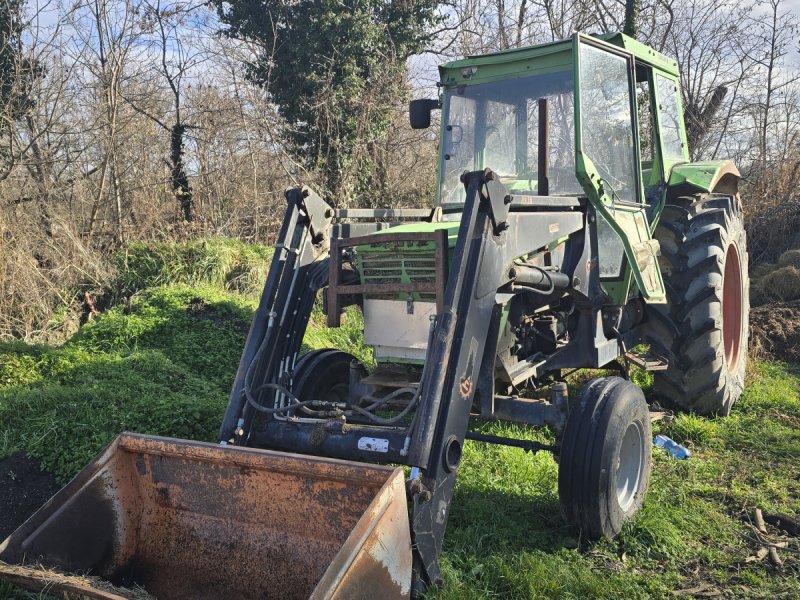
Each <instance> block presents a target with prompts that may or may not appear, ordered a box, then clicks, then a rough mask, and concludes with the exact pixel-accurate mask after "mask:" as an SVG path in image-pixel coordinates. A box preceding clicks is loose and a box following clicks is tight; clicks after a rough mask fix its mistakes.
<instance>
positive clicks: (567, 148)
mask: <svg viewBox="0 0 800 600" xmlns="http://www.w3.org/2000/svg"><path fill="white" fill-rule="evenodd" d="M540 99H547V102H548V113H549V118H548V122H549V129H550V131H549V141H550V161H549V167H550V179H549V190H548V193H549V195H578V194H582V193H583V190H582V188H581V186H580V184H579V183H578V181H577V179H576V178H575V131H574V110H573V78H572V71H571V70H570V71H559V72H556V73H547V74H542V75H534V76H530V77H522V78H518V79H508V80H504V81H497V82H492V83H482V84H477V85H467V86H457V87H453V88H450V89H448V90H447V92H446V93H445V98H444V108H445V114H444V119H445V123H444V134H443V144H444V148H443V152H442V164H441V174H442V176H441V190H440V192H441V195H440V198H441V203H442V204H460V203H463V202H464V199H465V191H464V186H463V184H462V183H461V181H460V177H461V174H462V173H463V172H464V171H477V170H480V169H484V168H487V167H488V168H490V169H492V170H493V171H494V172H495V173H497V174H498V175H500V179H501V181H502V182H503V184H504V185H505V186H506V187H507V188H508V189H509V190H513V191H514V193H515V194H530V195H536V194H538V181H537V180H538V173H537V165H538V149H539V127H538V122H539V114H538V111H539V100H540Z"/></svg>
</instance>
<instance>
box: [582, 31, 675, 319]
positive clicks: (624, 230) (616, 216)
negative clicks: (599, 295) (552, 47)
mask: <svg viewBox="0 0 800 600" xmlns="http://www.w3.org/2000/svg"><path fill="white" fill-rule="evenodd" d="M573 60H574V69H575V82H576V85H575V154H576V160H575V174H576V176H577V178H578V181H580V183H581V186H582V187H583V190H584V192H585V193H586V195H587V196H588V197H589V201H590V202H591V203H592V205H593V206H594V208H595V210H596V212H597V215H598V219H597V233H598V256H597V259H598V263H599V268H600V280H601V283H602V284H603V287H604V289H605V290H606V292H607V293H608V294H609V296H611V298H612V301H613V302H614V303H615V304H624V303H625V302H626V301H627V297H628V291H629V287H630V284H631V278H632V279H633V282H634V283H635V285H636V286H637V287H638V289H639V290H640V291H641V293H642V296H643V297H644V299H645V301H647V302H650V303H664V302H666V294H665V291H664V282H663V279H662V277H661V271H660V269H659V267H658V262H657V258H656V257H657V255H658V250H659V246H658V242H657V241H655V240H653V239H652V238H651V235H650V228H649V226H648V222H647V214H646V212H645V204H644V191H643V187H642V178H641V165H640V154H639V138H638V131H637V120H636V87H635V76H634V59H633V56H632V55H631V54H629V53H628V52H626V51H624V50H622V49H620V48H618V47H616V46H611V45H610V44H606V43H604V42H602V41H600V40H597V39H594V38H591V37H588V36H585V35H582V34H576V35H575V36H574V38H573ZM593 258H594V257H593Z"/></svg>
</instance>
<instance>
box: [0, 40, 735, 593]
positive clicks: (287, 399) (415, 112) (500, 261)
mask: <svg viewBox="0 0 800 600" xmlns="http://www.w3.org/2000/svg"><path fill="white" fill-rule="evenodd" d="M440 75H441V81H440V84H439V88H440V97H439V98H438V99H436V100H418V101H414V102H412V103H411V107H410V116H411V122H412V127H416V128H423V127H428V126H429V125H430V122H431V111H432V110H439V109H441V111H442V112H441V119H440V121H441V130H440V138H439V146H440V163H439V186H438V192H437V203H436V208H434V209H432V210H426V209H425V210H423V209H406V210H402V209H336V208H334V207H333V206H331V205H329V204H328V203H327V202H325V201H324V200H323V199H321V198H320V197H319V196H318V195H317V194H316V193H315V192H314V191H313V190H311V189H309V188H308V187H305V186H301V187H297V188H292V189H289V190H287V192H286V199H287V203H288V207H287V211H286V215H285V218H284V221H283V225H282V227H281V230H280V234H279V236H278V241H277V244H276V249H275V256H274V259H273V261H272V264H271V266H270V269H269V273H268V276H267V281H266V284H265V288H264V293H263V295H262V297H261V301H260V304H259V306H258V309H257V310H256V313H255V317H254V319H253V323H252V326H251V329H250V333H249V336H248V340H247V344H246V347H245V349H244V352H243V354H242V357H241V361H240V364H239V369H238V372H237V375H236V380H235V383H234V385H233V390H232V393H231V396H230V400H229V403H228V408H227V411H226V413H225V416H224V420H223V423H222V426H221V430H220V437H219V445H217V446H215V445H211V444H201V443H197V442H186V441H180V440H169V439H163V438H153V437H148V436H139V435H134V434H124V435H123V436H120V438H118V439H117V440H116V441H115V442H114V443H113V444H112V445H111V446H110V447H109V448H108V449H107V450H106V451H105V452H104V454H102V455H101V456H99V457H98V458H97V459H96V460H95V461H94V462H93V463H92V464H91V465H90V466H89V467H87V468H86V469H85V470H84V471H82V472H81V473H80V474H79V475H78V476H77V477H76V479H75V480H74V481H73V482H71V483H70V484H69V485H68V486H67V487H66V488H65V489H64V490H62V491H61V492H60V493H59V494H58V495H57V496H56V497H55V498H54V499H53V500H51V501H50V502H49V503H48V504H47V505H46V506H45V507H43V508H42V509H41V510H40V511H39V512H38V513H36V514H35V515H34V516H33V517H31V519H30V520H29V521H28V522H26V523H25V524H24V525H23V526H22V527H20V529H18V530H17V531H16V532H15V533H14V534H12V535H11V536H10V537H9V538H8V539H7V540H6V541H5V542H4V544H3V545H2V546H0V560H3V561H5V562H6V563H9V564H12V565H15V568H17V569H18V570H17V571H15V572H16V573H17V574H16V579H15V581H18V582H21V583H23V584H25V585H29V586H31V587H36V586H40V587H41V586H42V585H43V584H42V581H43V580H46V578H47V575H43V574H42V573H41V572H39V571H37V570H36V569H35V568H32V567H31V565H36V564H39V563H41V564H43V565H46V566H48V567H55V568H58V569H61V570H65V571H69V572H72V573H74V572H79V573H89V574H90V575H96V576H97V577H100V578H103V579H107V580H110V581H111V582H112V583H115V584H117V585H120V584H131V583H138V584H140V585H142V586H143V587H144V588H145V589H146V590H148V591H149V592H150V593H151V594H153V595H155V596H157V597H158V598H163V599H167V600H169V599H176V598H265V597H276V598H277V597H280V598H287V597H297V598H307V597H314V598H333V597H337V598H351V597H353V598H355V597H359V598H369V597H380V598H384V597H386V598H388V597H407V596H409V595H419V594H420V593H422V592H424V590H425V589H426V588H427V587H428V586H430V585H431V584H440V583H441V581H442V579H441V574H440V567H439V559H440V555H441V552H442V544H443V540H444V534H445V528H446V524H447V518H448V513H449V509H450V503H451V500H452V498H453V491H454V488H455V483H456V477H457V474H458V470H459V466H460V463H461V459H462V452H463V447H464V443H465V440H473V441H478V442H484V443H492V444H505V445H510V446H515V447H518V448H520V450H521V451H528V452H537V451H548V452H552V453H553V454H554V455H555V457H556V459H557V461H558V463H559V476H558V489H559V496H560V502H561V510H562V514H563V516H564V518H565V519H566V521H567V522H568V523H569V524H571V525H574V526H575V527H576V528H579V529H580V531H581V534H582V535H583V536H585V537H588V538H598V537H602V536H607V537H613V536H615V535H616V534H617V533H619V531H620V530H621V528H622V525H623V523H624V522H625V521H626V520H627V519H629V518H630V517H631V516H632V515H634V514H635V513H636V511H637V510H638V509H639V508H640V507H641V505H642V501H643V499H644V496H645V493H646V490H647V485H648V479H649V476H650V452H651V429H650V418H649V411H648V406H647V404H646V402H645V398H644V395H643V393H642V391H641V389H639V388H638V387H637V386H636V385H635V384H634V383H632V382H631V381H630V377H629V375H630V369H631V366H632V365H636V366H637V367H639V368H642V369H645V370H648V371H652V372H653V377H654V384H653V393H654V395H655V396H656V397H657V398H658V399H659V401H660V402H662V403H667V404H669V405H671V406H674V407H676V408H681V409H686V410H692V411H695V412H698V413H701V414H722V415H724V414H727V413H728V412H729V411H730V408H731V406H732V404H733V403H734V401H735V400H736V399H737V398H738V396H739V395H740V394H741V392H742V386H743V380H744V369H745V362H746V348H747V313H748V280H747V249H746V240H745V234H744V229H743V227H742V214H741V204H740V199H739V195H738V181H739V173H738V171H737V170H736V168H735V167H734V166H733V165H732V164H731V163H730V162H727V161H719V162H704V163H690V162H689V156H688V150H687V146H686V134H685V127H684V124H683V118H682V110H681V96H680V90H679V85H678V70H677V64H676V63H675V62H674V61H672V60H670V59H668V58H666V57H664V56H662V55H661V54H659V53H657V52H655V51H653V50H651V49H649V48H647V47H646V46H643V45H641V44H639V43H638V42H636V41H635V40H632V39H630V38H628V37H626V36H624V35H622V34H614V35H604V36H599V37H594V36H586V35H583V34H576V35H575V36H574V37H573V38H572V39H570V40H566V41H562V42H556V43H550V44H544V45H540V46H533V47H529V48H521V49H516V50H508V51H504V52H500V53H495V54H489V55H485V56H478V57H470V58H467V59H465V60H460V61H455V62H451V63H448V64H445V65H443V66H442V67H440ZM320 300H322V304H323V307H324V311H325V313H326V315H327V324H328V326H329V327H337V326H339V325H340V323H341V319H342V318H355V317H356V316H357V315H355V314H354V313H356V312H360V313H361V316H362V318H363V333H364V342H365V343H366V344H367V345H368V346H371V348H372V350H373V356H374V364H372V365H365V364H362V363H360V362H359V361H358V360H357V359H356V358H355V357H354V356H352V355H350V354H348V353H346V352H344V351H342V350H339V349H335V348H330V349H319V350H312V351H310V352H307V353H305V354H304V353H303V351H302V350H303V339H304V335H305V332H306V328H307V326H308V323H309V319H310V318H311V315H312V311H313V310H314V307H315V304H317V303H318V302H319V301H320ZM585 368H588V369H600V368H603V369H607V370H611V371H616V372H617V373H618V374H617V375H611V376H601V377H597V378H595V379H592V380H591V381H589V382H588V383H587V384H586V385H585V386H584V387H583V388H582V389H581V390H580V392H579V393H578V394H577V397H576V398H575V399H574V401H572V402H571V401H570V400H569V398H568V393H567V384H566V381H565V378H566V377H567V376H568V375H569V374H570V373H571V372H573V371H575V370H577V369H585ZM470 419H482V420H498V419H499V420H503V421H511V422H516V423H523V424H527V425H532V426H547V427H549V430H550V431H551V433H552V436H551V437H552V442H551V443H547V444H545V443H540V442H533V441H529V440H522V439H512V438H505V437H500V436H492V435H486V434H482V433H477V432H474V431H472V430H471V429H470V427H469V425H470ZM381 465H393V466H394V467H386V466H381ZM398 466H405V467H407V471H403V470H402V469H400V468H398ZM26 565H27V566H26ZM26 569H27V570H26ZM20 571H22V573H21V574H20ZM4 574H5V575H4ZM174 574H178V575H174ZM0 576H5V577H7V578H11V575H8V572H7V569H6V571H4V570H3V569H2V568H0ZM93 581H94V580H89V582H88V583H86V582H84V583H83V584H82V585H84V587H86V588H88V589H92V590H94V592H92V593H97V594H103V593H108V592H103V591H102V590H101V588H100V587H99V586H97V585H96V584H94V583H92V582H93ZM65 585H66V584H65ZM70 585H78V584H76V583H75V582H74V581H73V582H72V583H71V584H70ZM62 588H63V589H66V588H65V587H64V586H62ZM96 597H102V598H105V597H112V596H104V595H98V596H96Z"/></svg>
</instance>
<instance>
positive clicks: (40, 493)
mask: <svg viewBox="0 0 800 600" xmlns="http://www.w3.org/2000/svg"><path fill="white" fill-rule="evenodd" d="M60 488H61V486H60V485H59V484H58V482H57V481H56V479H55V477H53V476H52V475H50V474H49V473H46V472H44V471H42V469H41V467H40V466H39V461H38V460H36V459H34V458H28V457H27V456H25V454H23V453H22V452H17V453H16V454H12V455H11V456H9V457H8V458H5V459H3V460H0V539H5V538H6V537H7V536H8V535H9V534H11V532H12V531H14V530H15V529H16V528H17V527H19V525H20V524H22V522H23V521H25V519H27V518H28V517H30V516H31V515H32V514H33V513H34V512H36V510H37V509H38V508H39V507H40V506H42V505H43V504H44V503H45V502H47V501H48V500H49V499H50V497H51V496H52V495H53V494H55V493H56V492H57V491H58V490H59V489H60Z"/></svg>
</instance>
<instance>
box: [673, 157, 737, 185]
mask: <svg viewBox="0 0 800 600" xmlns="http://www.w3.org/2000/svg"><path fill="white" fill-rule="evenodd" d="M732 166H733V163H732V162H731V161H729V160H706V161H701V162H694V163H682V164H676V165H674V166H673V167H672V170H671V171H670V174H669V186H670V187H674V186H676V185H683V184H688V185H690V186H692V187H694V188H697V190H699V191H701V192H711V191H713V190H714V187H715V186H716V184H717V182H718V181H719V179H720V177H721V176H722V174H723V173H724V172H725V171H728V170H729V169H730V168H731V167H732ZM734 169H735V167H734ZM736 173H738V170H737V171H736Z"/></svg>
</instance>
